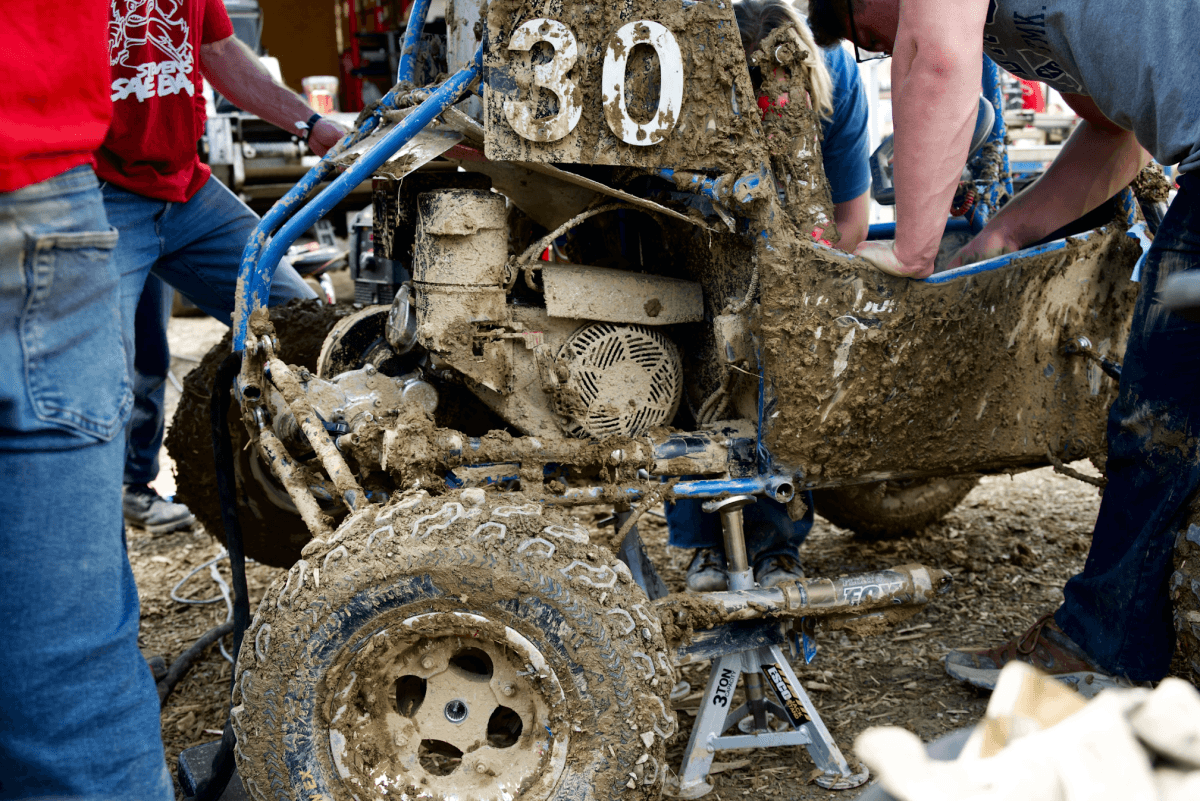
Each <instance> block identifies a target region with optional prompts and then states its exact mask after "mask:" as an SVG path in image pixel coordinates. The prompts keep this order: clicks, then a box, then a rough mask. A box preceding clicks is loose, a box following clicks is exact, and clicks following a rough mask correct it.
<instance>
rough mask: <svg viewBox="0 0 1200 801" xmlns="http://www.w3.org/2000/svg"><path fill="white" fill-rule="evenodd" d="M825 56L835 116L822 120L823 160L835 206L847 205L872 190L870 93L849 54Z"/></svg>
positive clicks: (831, 50)
mask: <svg viewBox="0 0 1200 801" xmlns="http://www.w3.org/2000/svg"><path fill="white" fill-rule="evenodd" d="M824 55H825V64H826V66H828V67H829V75H830V77H832V78H833V115H832V116H830V118H829V119H823V120H821V133H822V135H823V137H824V141H822V142H821V160H822V162H823V163H824V165H825V178H826V179H827V180H828V181H829V190H830V193H831V194H832V195H833V202H834V203H845V202H846V201H847V200H854V198H856V197H858V196H859V195H861V194H862V193H864V192H866V191H867V190H868V189H870V188H871V169H870V166H869V165H868V159H869V158H870V156H871V150H870V141H869V140H868V137H867V91H866V89H864V88H863V84H862V79H861V78H860V77H859V74H858V65H857V64H856V63H855V61H854V59H853V58H851V57H850V53H848V52H847V51H846V50H844V49H842V48H841V47H838V46H835V47H830V48H826V49H825V50H824Z"/></svg>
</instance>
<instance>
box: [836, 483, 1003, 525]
mask: <svg viewBox="0 0 1200 801" xmlns="http://www.w3.org/2000/svg"><path fill="white" fill-rule="evenodd" d="M978 483H979V479H977V478H934V479H928V480H924V481H916V480H914V481H879V482H875V483H872V484H857V485H854V486H849V487H837V488H834V489H823V490H813V504H814V505H815V506H816V509H817V512H818V513H819V514H820V515H821V516H822V517H824V518H825V519H826V520H828V521H829V522H830V523H833V524H834V525H835V526H837V527H839V528H845V529H850V530H851V531H853V532H854V533H855V534H857V535H858V536H860V537H863V538H865V539H875V540H884V539H895V538H897V537H903V536H907V535H910V534H915V533H917V532H919V531H921V530H922V529H924V528H925V527H926V526H929V525H931V524H933V523H936V522H938V521H939V520H941V519H942V518H943V517H945V516H946V515H948V514H949V513H950V512H951V511H952V510H953V509H954V508H955V507H956V506H958V505H959V504H960V503H962V500H963V498H965V497H967V494H968V493H969V492H970V491H971V490H973V489H974V488H975V485H976V484H978Z"/></svg>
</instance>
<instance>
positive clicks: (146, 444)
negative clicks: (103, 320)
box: [125, 275, 175, 484]
mask: <svg viewBox="0 0 1200 801" xmlns="http://www.w3.org/2000/svg"><path fill="white" fill-rule="evenodd" d="M174 294H175V290H173V289H172V288H171V287H169V286H167V285H166V284H164V283H163V282H162V281H160V280H159V279H158V278H157V277H156V276H154V275H150V276H149V277H147V278H146V286H145V287H144V288H143V289H142V297H141V299H140V300H139V301H138V305H137V312H136V313H135V314H134V320H133V329H134V343H135V345H136V347H135V352H134V355H133V414H132V416H131V417H130V420H129V441H128V442H127V443H126V446H125V483H126V484H149V483H150V482H151V481H153V480H154V479H155V478H156V477H157V476H158V454H159V451H160V450H161V449H162V442H163V432H164V428H165V426H164V423H165V419H164V418H165V411H164V410H165V409H166V403H167V372H168V371H169V370H170V369H171V351H170V348H169V347H168V346H167V323H169V322H170V320H171V302H172V300H173V299H174V298H173V295H174Z"/></svg>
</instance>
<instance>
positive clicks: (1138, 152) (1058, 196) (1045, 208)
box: [987, 120, 1150, 250]
mask: <svg viewBox="0 0 1200 801" xmlns="http://www.w3.org/2000/svg"><path fill="white" fill-rule="evenodd" d="M1149 162H1150V154H1149V153H1147V152H1146V150H1145V148H1143V147H1142V146H1141V145H1139V144H1138V142H1137V139H1136V138H1135V137H1134V135H1133V133H1132V132H1131V131H1122V130H1117V131H1113V130H1103V129H1101V128H1100V127H1099V126H1097V125H1095V124H1093V123H1092V122H1089V121H1088V120H1081V121H1080V123H1079V125H1078V126H1076V128H1075V130H1074V131H1073V132H1072V133H1071V136H1070V137H1069V138H1068V139H1067V141H1066V142H1065V143H1064V144H1063V147H1062V150H1061V151H1060V152H1059V154H1058V157H1057V158H1055V159H1054V161H1053V162H1052V163H1051V164H1050V166H1049V167H1048V168H1047V169H1046V171H1045V172H1044V173H1043V174H1042V175H1041V176H1040V177H1039V178H1038V179H1037V180H1036V181H1034V183H1033V184H1031V185H1030V186H1029V187H1028V188H1027V189H1026V190H1025V191H1024V192H1022V193H1021V194H1019V195H1017V196H1016V197H1015V198H1013V199H1012V200H1011V201H1010V202H1009V203H1007V204H1006V205H1005V206H1004V208H1003V209H1001V210H1000V212H999V213H998V214H997V215H996V216H995V217H994V218H993V219H992V220H991V221H989V223H988V225H987V228H991V229H993V231H997V232H1000V238H1001V239H1003V240H1004V241H1005V243H1006V245H1007V247H1008V248H1011V249H1014V250H1015V249H1018V248H1022V247H1025V246H1026V245H1028V244H1030V243H1031V242H1036V241H1038V240H1039V239H1042V238H1043V237H1045V236H1046V235H1047V234H1049V233H1050V232H1052V231H1055V230H1057V229H1059V228H1061V227H1062V226H1064V225H1066V224H1067V223H1069V222H1072V221H1073V220H1077V219H1079V218H1080V217H1082V216H1083V215H1084V214H1087V213H1088V212H1089V211H1091V210H1092V209H1094V208H1096V207H1097V206H1099V205H1100V204H1101V203H1103V202H1104V201H1106V200H1108V199H1109V198H1110V197H1112V196H1113V195H1115V194H1116V193H1117V192H1119V191H1120V190H1121V189H1123V188H1124V187H1126V186H1128V185H1129V183H1130V181H1132V180H1133V179H1134V177H1135V176H1136V175H1137V174H1138V172H1139V171H1140V170H1141V169H1142V168H1143V167H1145V166H1146V165H1147V164H1148V163H1149Z"/></svg>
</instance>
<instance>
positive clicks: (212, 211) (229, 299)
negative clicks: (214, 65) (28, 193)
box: [104, 178, 317, 483]
mask: <svg viewBox="0 0 1200 801" xmlns="http://www.w3.org/2000/svg"><path fill="white" fill-rule="evenodd" d="M104 204H105V208H106V210H107V211H108V217H109V220H110V221H111V222H112V224H113V225H114V226H115V227H116V228H117V230H119V231H120V232H121V241H120V242H119V244H118V245H117V250H116V252H115V253H114V254H113V260H114V261H115V262H116V264H117V267H118V270H119V271H120V273H121V311H122V315H123V318H124V320H125V327H124V335H125V345H126V349H127V352H128V359H129V362H130V370H131V374H132V375H133V376H134V381H133V383H134V392H135V394H136V396H137V408H136V410H135V412H134V428H133V430H131V432H130V436H129V446H128V449H127V450H128V457H127V461H126V482H127V483H142V482H148V481H152V480H154V477H155V476H157V475H158V454H159V451H160V449H161V447H162V431H163V417H164V415H165V412H164V404H165V390H164V389H163V383H164V382H165V381H166V380H167V370H168V369H169V367H170V363H171V358H170V352H169V351H168V350H167V338H166V321H167V320H169V319H170V318H169V313H168V314H167V316H165V317H163V318H161V322H160V320H159V318H158V317H157V316H156V315H155V314H154V312H153V310H150V311H148V312H147V313H145V314H143V313H141V311H140V307H139V304H140V300H141V297H142V294H143V288H144V287H146V286H147V278H148V277H149V276H150V275H151V274H153V275H154V276H155V277H156V278H158V279H160V280H161V281H162V282H164V283H166V284H169V285H170V286H172V287H174V288H175V289H177V290H179V291H180V292H181V293H182V294H183V295H184V296H185V297H186V298H188V300H190V301H192V302H193V303H195V304H196V305H197V306H198V307H200V309H202V310H203V311H204V312H205V313H206V314H209V315H211V316H212V317H215V318H216V319H218V320H220V321H221V322H223V323H224V324H225V325H229V324H230V318H231V316H232V314H233V299H234V292H235V290H236V285H237V273H238V267H239V265H240V263H241V258H242V251H243V250H244V249H245V247H246V243H247V242H249V241H250V235H251V233H252V232H253V231H254V228H255V226H257V225H258V219H259V218H258V215H256V214H255V213H254V212H253V211H251V210H250V208H249V207H248V206H247V205H246V204H245V203H243V202H242V201H240V200H238V198H237V197H236V196H235V195H234V194H233V193H232V192H230V191H229V190H228V189H227V188H225V186H224V185H223V184H221V182H220V181H217V180H216V179H211V178H210V179H209V180H208V181H207V182H206V183H205V184H204V186H203V187H201V188H200V191H199V192H197V193H196V194H195V195H194V196H193V197H192V199H191V200H189V201H188V202H187V203H167V202H165V201H162V200H156V199H154V198H148V197H144V196H142V195H138V194H135V193H133V192H128V191H126V190H124V189H121V188H119V187H116V186H113V185H112V184H107V185H105V186H104ZM316 296H317V295H316V292H314V291H313V290H312V288H311V287H309V286H308V284H306V283H305V282H304V279H303V278H301V277H300V274H299V273H297V272H296V270H295V268H293V267H292V266H291V265H290V264H288V263H287V262H286V261H281V262H280V263H279V266H278V268H277V269H276V271H275V280H274V282H273V284H272V287H271V303H272V305H277V304H282V303H286V302H288V301H289V300H292V299H295V298H299V299H303V300H308V299H311V298H315V297H316ZM135 353H136V354H137V356H136V358H135V355H134V354H135ZM148 421H155V422H148Z"/></svg>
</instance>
